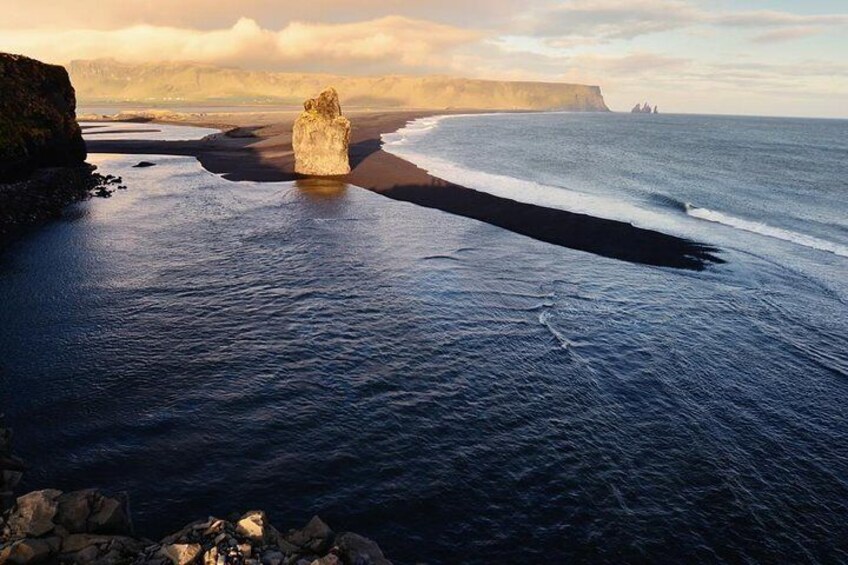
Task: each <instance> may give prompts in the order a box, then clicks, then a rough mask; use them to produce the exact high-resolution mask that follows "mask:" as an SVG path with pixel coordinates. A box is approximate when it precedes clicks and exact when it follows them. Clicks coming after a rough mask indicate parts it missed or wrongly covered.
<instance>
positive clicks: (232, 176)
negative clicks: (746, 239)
mask: <svg viewBox="0 0 848 565" xmlns="http://www.w3.org/2000/svg"><path fill="white" fill-rule="evenodd" d="M444 113H445V112H443V111H442V112H435V111H414V110H410V111H390V112H361V113H350V114H348V117H349V118H350V120H351V122H352V125H353V129H352V136H351V147H350V157H351V168H352V171H351V173H350V174H349V175H346V176H345V177H339V178H338V180H339V181H343V182H348V183H350V184H354V185H356V186H360V187H362V188H365V189H368V190H372V191H374V192H377V193H379V194H382V195H384V196H387V197H389V198H393V199H396V200H403V201H407V202H411V203H414V204H417V205H420V206H426V207H429V208H436V209H438V210H442V211H445V212H449V213H452V214H457V215H460V216H465V217H467V218H473V219H475V220H479V221H482V222H486V223H489V224H492V225H495V226H498V227H501V228H504V229H508V230H510V231H513V232H515V233H519V234H522V235H526V236H528V237H532V238H534V239H538V240H541V241H545V242H548V243H553V244H556V245H561V246H564V247H569V248H571V249H577V250H581V251H586V252H589V253H594V254H597V255H602V256H604V257H610V258H614V259H620V260H623V261H629V262H632V263H641V264H647V265H655V266H661V267H672V268H680V269H690V270H702V269H704V268H705V267H706V266H707V265H709V264H711V263H721V262H723V261H722V260H721V259H720V258H718V257H717V256H716V252H717V250H716V249H714V248H712V247H710V246H706V245H702V244H699V243H697V242H693V241H690V240H687V239H683V238H679V237H675V236H671V235H667V234H663V233H660V232H656V231H652V230H646V229H642V228H637V227H635V226H633V225H631V224H628V223H626V222H619V221H614V220H606V219H602V218H596V217H593V216H588V215H585V214H576V213H572V212H566V211H563V210H554V209H551V208H544V207H541V206H536V205H533V204H525V203H521V202H516V201H514V200H509V199H506V198H501V197H498V196H492V195H490V194H487V193H484V192H479V191H476V190H472V189H469V188H467V187H464V186H460V185H457V184H454V183H451V182H448V181H445V180H443V179H440V178H437V177H434V176H432V175H430V174H428V173H427V172H426V171H424V170H423V169H420V168H419V167H416V166H415V165H413V164H412V163H409V162H408V161H404V160H403V159H400V158H398V157H395V156H394V155H391V154H389V153H387V152H385V151H383V150H382V149H381V142H380V136H381V135H382V134H383V133H388V132H393V131H396V130H398V129H400V128H401V127H403V126H404V125H405V124H406V123H407V122H409V121H410V120H414V119H416V118H420V117H425V116H432V115H436V114H444ZM233 116H234V118H233V119H230V117H229V116H214V117H212V116H210V117H209V118H207V119H204V120H203V121H192V122H181V124H182V125H195V126H203V127H219V128H221V129H226V130H228V131H226V133H221V134H217V135H213V136H210V137H207V138H205V139H202V140H198V141H128V140H121V141H107V140H89V141H88V142H87V143H88V150H89V152H91V153H123V154H147V155H156V154H160V155H161V154H169V155H190V156H194V157H196V158H197V159H198V160H199V161H200V163H201V164H202V165H203V167H204V168H206V169H207V170H209V171H211V172H213V173H216V174H221V175H223V176H224V178H226V179H228V180H233V181H241V180H248V181H257V182H275V181H293V180H298V179H301V178H302V177H301V176H300V175H297V174H296V173H295V172H294V154H293V151H292V143H291V128H292V123H293V120H294V118H295V116H296V114H295V113H291V114H290V115H289V114H286V115H280V114H275V115H273V118H272V119H273V120H274V122H273V123H266V120H269V118H268V117H266V116H263V117H262V118H264V120H263V119H255V120H254V121H255V123H254V124H250V116H249V115H233ZM228 123H229V124H231V126H232V127H230V128H227V127H226V126H227V124H228Z"/></svg>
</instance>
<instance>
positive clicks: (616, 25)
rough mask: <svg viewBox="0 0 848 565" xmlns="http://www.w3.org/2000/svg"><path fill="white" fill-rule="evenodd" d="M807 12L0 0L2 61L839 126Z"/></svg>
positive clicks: (586, 2)
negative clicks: (511, 95) (259, 77)
mask: <svg viewBox="0 0 848 565" xmlns="http://www.w3.org/2000/svg"><path fill="white" fill-rule="evenodd" d="M815 4H817V5H819V6H822V5H827V6H830V10H826V9H822V10H820V11H819V12H818V13H813V12H814V10H813V8H814V3H813V2H807V1H804V2H802V1H801V0H798V2H797V4H796V6H794V7H793V6H792V3H791V1H790V0H783V1H781V2H780V6H781V7H782V9H781V10H777V9H763V6H764V3H763V2H762V0H739V1H738V2H734V3H733V4H729V3H721V4H718V3H713V2H707V1H706V0H312V1H311V2H294V1H285V0H240V1H239V2H216V1H211V0H182V1H181V2H173V1H172V0H76V1H75V2H65V1H59V0H4V11H3V18H2V19H0V51H11V52H17V53H23V54H26V55H29V56H32V57H36V58H40V59H42V60H46V61H50V62H55V63H60V64H61V63H68V62H69V61H71V60H72V59H91V58H99V57H112V58H115V59H118V60H121V61H126V62H159V61H172V62H189V61H190V62H199V63H209V64H215V65H231V66H240V67H244V68H248V69H263V70H274V71H316V72H331V73H338V74H389V73H391V74H396V73H409V74H449V75H454V76H466V77H473V78H493V79H521V80H545V81H579V82H584V83H590V84H599V85H601V86H602V87H603V88H604V91H605V94H606V96H607V100H608V101H609V102H610V103H611V104H612V105H613V106H618V107H620V108H628V107H630V106H632V105H633V103H635V101H636V100H638V99H644V98H651V99H652V101H656V102H657V103H660V104H661V105H663V106H664V107H665V108H667V109H670V110H682V111H700V110H703V111H714V110H715V109H716V107H720V108H721V109H723V110H725V111H740V112H748V111H755V112H766V113H781V112H786V111H787V110H786V108H787V107H790V108H799V109H801V110H800V113H808V114H819V115H822V114H830V115H848V76H846V69H845V68H844V66H845V65H844V60H845V55H844V54H845V53H846V52H848V10H846V11H844V12H835V11H834V9H833V6H835V5H837V4H835V3H831V2H826V3H825V4H818V2H815ZM771 5H772V6H775V5H776V3H771ZM751 65H754V66H758V67H757V70H756V71H754V70H752V69H753V67H752V66H751ZM811 69H812V70H815V72H813V73H812V74H811V73H810V70H811ZM824 69H829V70H830V73H831V74H826V73H824V72H820V71H819V70H824ZM728 100H729V101H730V102H729V103H728V102H727V101H728ZM718 101H720V102H718ZM823 101H824V102H823ZM714 102H715V103H714ZM705 105H706V106H709V107H705ZM795 113H799V112H797V111H796V112H795Z"/></svg>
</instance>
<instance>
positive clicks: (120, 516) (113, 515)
mask: <svg viewBox="0 0 848 565" xmlns="http://www.w3.org/2000/svg"><path fill="white" fill-rule="evenodd" d="M87 528H88V531H89V532H91V533H95V534H113V535H131V534H132V533H133V527H132V521H131V520H130V512H129V503H128V501H127V496H126V495H125V494H121V495H118V497H115V498H112V497H107V496H103V495H102V494H100V493H95V495H94V504H93V506H92V513H91V515H90V516H89V517H88V524H87Z"/></svg>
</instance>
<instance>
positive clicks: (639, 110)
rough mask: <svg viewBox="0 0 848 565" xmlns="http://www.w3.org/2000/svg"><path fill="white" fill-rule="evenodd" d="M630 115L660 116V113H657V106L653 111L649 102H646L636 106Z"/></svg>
mask: <svg viewBox="0 0 848 565" xmlns="http://www.w3.org/2000/svg"><path fill="white" fill-rule="evenodd" d="M630 113H631V114H659V111H657V107H656V106H654V107H653V109H651V105H650V104H648V103H647V102H645V103H644V104H636V105H635V106H633V109H632V110H630Z"/></svg>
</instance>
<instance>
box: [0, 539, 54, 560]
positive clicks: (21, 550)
mask: <svg viewBox="0 0 848 565" xmlns="http://www.w3.org/2000/svg"><path fill="white" fill-rule="evenodd" d="M58 547H59V540H58V539H57V538H47V539H23V540H20V541H17V542H15V543H12V544H11V545H10V546H9V547H8V548H7V549H6V550H4V551H2V552H0V563H15V564H17V563H27V564H30V563H42V562H44V561H47V560H48V559H50V557H51V556H53V555H55V554H56V552H57V551H58Z"/></svg>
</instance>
